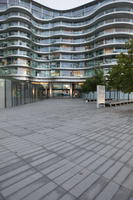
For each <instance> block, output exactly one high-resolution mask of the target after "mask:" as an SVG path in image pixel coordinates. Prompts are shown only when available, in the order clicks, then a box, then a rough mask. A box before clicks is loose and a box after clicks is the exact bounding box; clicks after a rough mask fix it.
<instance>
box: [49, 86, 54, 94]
mask: <svg viewBox="0 0 133 200" xmlns="http://www.w3.org/2000/svg"><path fill="white" fill-rule="evenodd" d="M49 96H50V97H53V88H52V83H49Z"/></svg>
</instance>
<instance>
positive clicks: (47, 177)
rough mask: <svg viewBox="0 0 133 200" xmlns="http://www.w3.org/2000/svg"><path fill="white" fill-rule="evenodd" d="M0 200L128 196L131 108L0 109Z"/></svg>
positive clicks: (62, 102)
mask: <svg viewBox="0 0 133 200" xmlns="http://www.w3.org/2000/svg"><path fill="white" fill-rule="evenodd" d="M0 200H133V106H132V105H125V106H120V107H113V108H102V109H96V105H95V103H85V101H83V100H82V99H48V100H44V101H40V102H37V103H32V104H27V105H23V106H19V107H14V108H11V109H3V110H2V109H1V110H0Z"/></svg>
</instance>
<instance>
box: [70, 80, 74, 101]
mask: <svg viewBox="0 0 133 200" xmlns="http://www.w3.org/2000/svg"><path fill="white" fill-rule="evenodd" d="M70 97H71V98H72V97H73V85H72V83H70Z"/></svg>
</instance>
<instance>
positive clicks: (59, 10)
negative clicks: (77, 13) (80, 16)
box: [32, 0, 103, 12]
mask: <svg viewBox="0 0 133 200" xmlns="http://www.w3.org/2000/svg"><path fill="white" fill-rule="evenodd" d="M32 1H34V2H35V3H37V4H39V5H41V6H44V7H45V8H47V9H49V10H52V11H58V12H67V11H73V10H77V9H80V8H82V7H83V6H86V5H89V6H92V5H94V4H96V3H99V2H101V1H103V0H92V1H91V2H88V3H85V4H82V5H80V6H76V7H74V8H68V9H65V10H64V9H63V10H62V9H55V8H51V7H48V6H45V4H42V3H40V2H37V1H36V0H32Z"/></svg>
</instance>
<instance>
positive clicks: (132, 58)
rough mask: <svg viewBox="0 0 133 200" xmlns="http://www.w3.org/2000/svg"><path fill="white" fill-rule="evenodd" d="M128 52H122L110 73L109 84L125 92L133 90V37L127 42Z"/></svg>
mask: <svg viewBox="0 0 133 200" xmlns="http://www.w3.org/2000/svg"><path fill="white" fill-rule="evenodd" d="M125 47H126V48H127V53H126V54H124V53H121V54H120V55H119V56H118V57H117V58H118V60H117V65H116V66H114V67H113V68H112V69H111V70H110V72H109V75H108V85H109V86H110V87H111V88H112V89H116V90H117V91H122V92H124V93H131V92H133V39H132V40H129V42H128V43H126V45H125Z"/></svg>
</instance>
